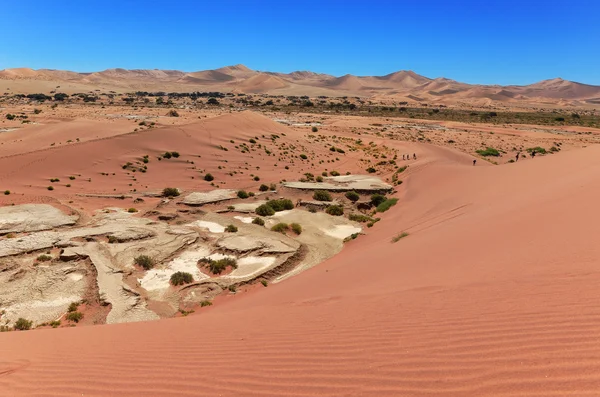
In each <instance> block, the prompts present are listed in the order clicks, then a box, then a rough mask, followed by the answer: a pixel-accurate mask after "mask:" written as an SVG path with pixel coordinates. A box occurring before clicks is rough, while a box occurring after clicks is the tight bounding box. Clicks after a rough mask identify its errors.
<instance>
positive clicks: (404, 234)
mask: <svg viewBox="0 0 600 397" xmlns="http://www.w3.org/2000/svg"><path fill="white" fill-rule="evenodd" d="M406 236H408V233H406V232H402V233H400V234H397V235H396V236H394V237H393V238H392V243H397V242H398V241H400V240H401V239H403V238H404V237H406Z"/></svg>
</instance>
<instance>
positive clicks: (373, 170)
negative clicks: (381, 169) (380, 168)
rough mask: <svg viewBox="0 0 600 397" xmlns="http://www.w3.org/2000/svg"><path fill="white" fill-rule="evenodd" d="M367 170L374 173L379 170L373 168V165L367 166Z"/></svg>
mask: <svg viewBox="0 0 600 397" xmlns="http://www.w3.org/2000/svg"><path fill="white" fill-rule="evenodd" d="M367 172H368V173H369V174H374V173H375V172H377V170H376V169H375V168H373V167H369V168H367Z"/></svg>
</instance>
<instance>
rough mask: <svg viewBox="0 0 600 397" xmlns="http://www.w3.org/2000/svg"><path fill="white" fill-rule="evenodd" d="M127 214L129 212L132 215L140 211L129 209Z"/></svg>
mask: <svg viewBox="0 0 600 397" xmlns="http://www.w3.org/2000/svg"><path fill="white" fill-rule="evenodd" d="M127 212H129V213H130V214H133V213H134V212H138V210H136V209H135V208H129V209H128V210H127Z"/></svg>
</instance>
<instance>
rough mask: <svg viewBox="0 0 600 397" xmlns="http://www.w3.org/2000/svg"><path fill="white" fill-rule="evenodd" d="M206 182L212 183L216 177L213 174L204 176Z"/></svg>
mask: <svg viewBox="0 0 600 397" xmlns="http://www.w3.org/2000/svg"><path fill="white" fill-rule="evenodd" d="M204 180H205V181H207V182H212V181H214V180H215V177H214V176H212V174H206V175H204Z"/></svg>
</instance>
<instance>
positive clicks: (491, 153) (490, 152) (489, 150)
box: [475, 147, 500, 157]
mask: <svg viewBox="0 0 600 397" xmlns="http://www.w3.org/2000/svg"><path fill="white" fill-rule="evenodd" d="M475 152H476V153H477V154H478V155H480V156H483V157H489V156H494V157H498V156H500V152H499V151H498V150H497V149H494V148H491V147H488V148H486V149H485V150H476V151H475Z"/></svg>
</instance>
